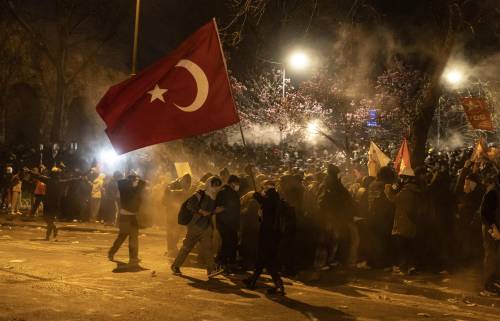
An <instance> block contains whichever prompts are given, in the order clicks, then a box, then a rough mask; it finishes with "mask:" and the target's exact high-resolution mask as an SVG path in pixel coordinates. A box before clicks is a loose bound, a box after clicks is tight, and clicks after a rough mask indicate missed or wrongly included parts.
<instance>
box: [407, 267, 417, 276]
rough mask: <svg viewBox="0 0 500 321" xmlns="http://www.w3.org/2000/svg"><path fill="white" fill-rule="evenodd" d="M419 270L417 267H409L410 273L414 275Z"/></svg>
mask: <svg viewBox="0 0 500 321" xmlns="http://www.w3.org/2000/svg"><path fill="white" fill-rule="evenodd" d="M416 272H417V268H415V267H413V266H412V267H411V268H409V269H408V275H414V274H415V273H416Z"/></svg>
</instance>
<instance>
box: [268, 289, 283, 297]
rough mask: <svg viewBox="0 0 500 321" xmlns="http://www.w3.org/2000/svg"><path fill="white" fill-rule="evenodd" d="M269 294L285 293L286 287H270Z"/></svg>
mask: <svg viewBox="0 0 500 321" xmlns="http://www.w3.org/2000/svg"><path fill="white" fill-rule="evenodd" d="M267 294H271V295H283V296H284V295H285V294H286V293H285V289H284V288H283V287H280V288H269V289H267Z"/></svg>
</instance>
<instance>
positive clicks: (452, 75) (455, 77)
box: [444, 69, 464, 86]
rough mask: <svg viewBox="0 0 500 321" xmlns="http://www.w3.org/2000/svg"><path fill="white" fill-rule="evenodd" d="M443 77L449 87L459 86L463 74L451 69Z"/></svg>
mask: <svg viewBox="0 0 500 321" xmlns="http://www.w3.org/2000/svg"><path fill="white" fill-rule="evenodd" d="M444 77H445V78H446V80H447V81H448V82H449V83H450V85H454V86H456V85H459V84H460V83H461V82H462V81H463V80H464V74H463V73H462V72H461V71H460V70H458V69H452V70H450V71H448V72H447V73H446V74H445V75H444Z"/></svg>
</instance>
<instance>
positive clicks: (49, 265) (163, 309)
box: [0, 226, 500, 321]
mask: <svg viewBox="0 0 500 321" xmlns="http://www.w3.org/2000/svg"><path fill="white" fill-rule="evenodd" d="M44 232H45V231H44V230H43V229H40V228H38V229H36V228H27V227H8V226H4V227H2V229H1V231H0V320H1V321H4V320H9V321H14V320H16V321H20V320H25V321H32V320H37V321H42V320H47V321H56V320H197V321H209V320H210V321H215V320H242V321H243V320H244V321H250V320H287V321H292V320H310V321H313V320H365V321H366V320H398V321H399V320H453V321H456V320H499V316H500V309H499V307H500V299H498V298H484V297H480V296H478V289H479V288H478V287H477V285H478V280H477V278H478V275H477V273H476V272H475V271H464V272H463V273H459V274H457V275H451V276H441V275H419V276H416V277H406V278H405V277H399V276H398V277H396V276H392V275H390V274H389V273H387V272H384V271H367V272H359V273H356V274H355V275H352V274H346V273H342V272H340V271H329V272H322V274H321V276H320V277H321V278H320V280H319V281H314V282H312V281H310V282H305V283H304V282H299V281H291V280H286V288H287V293H288V295H287V296H286V297H285V298H276V297H269V296H267V295H266V291H265V289H266V286H265V283H264V282H262V283H261V284H260V286H259V288H258V289H257V291H249V290H246V289H242V287H241V279H242V278H243V277H244V276H236V277H231V278H226V277H223V276H220V277H218V278H217V279H216V280H211V281H207V279H206V272H205V270H203V269H200V268H196V267H186V268H183V269H182V271H183V273H184V276H183V277H178V276H173V275H172V274H171V273H170V270H169V263H170V262H171V261H169V260H168V259H167V258H165V257H164V256H163V251H164V248H163V244H164V243H163V239H162V238H161V237H158V236H151V235H141V237H140V255H141V258H142V259H143V262H142V263H141V265H142V266H143V267H144V269H145V270H143V271H139V272H135V273H132V272H125V273H116V272H113V270H114V269H115V268H116V267H117V265H116V264H114V263H112V262H109V261H107V259H106V253H107V250H108V247H109V246H110V245H111V243H112V241H113V239H114V236H115V235H114V234H112V233H109V232H108V233H88V232H76V231H61V232H60V237H59V242H46V241H43V240H42V239H43V236H44ZM116 258H117V259H122V260H123V261H126V260H127V248H126V247H124V248H122V249H121V250H120V252H119V253H118V255H117V256H116ZM313 276H314V277H313ZM317 277H318V275H316V274H304V275H303V276H302V278H301V279H302V280H305V279H309V280H310V279H314V278H317ZM264 281H265V282H270V279H266V280H264Z"/></svg>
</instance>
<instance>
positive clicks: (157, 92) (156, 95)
mask: <svg viewBox="0 0 500 321" xmlns="http://www.w3.org/2000/svg"><path fill="white" fill-rule="evenodd" d="M167 91H168V89H162V88H160V87H159V86H158V84H156V85H155V88H153V90H150V91H148V94H150V95H151V101H150V102H151V103H152V102H153V101H155V100H156V99H158V100H160V101H162V102H165V99H164V98H163V95H164V94H165V93H166V92H167Z"/></svg>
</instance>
